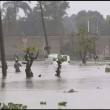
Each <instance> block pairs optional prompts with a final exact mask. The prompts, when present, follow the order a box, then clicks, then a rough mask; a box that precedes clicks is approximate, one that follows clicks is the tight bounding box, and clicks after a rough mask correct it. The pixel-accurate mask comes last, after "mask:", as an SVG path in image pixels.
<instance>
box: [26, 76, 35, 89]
mask: <svg viewBox="0 0 110 110" xmlns="http://www.w3.org/2000/svg"><path fill="white" fill-rule="evenodd" d="M26 88H27V89H32V88H34V84H33V81H32V79H29V78H26Z"/></svg>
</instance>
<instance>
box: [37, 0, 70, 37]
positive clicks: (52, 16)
mask: <svg viewBox="0 0 110 110" xmlns="http://www.w3.org/2000/svg"><path fill="white" fill-rule="evenodd" d="M42 7H43V13H44V17H45V19H47V20H49V21H50V24H49V25H48V26H47V25H46V27H49V28H47V32H48V33H49V34H53V35H59V34H62V33H63V31H64V27H63V24H62V18H63V17H64V16H65V15H66V14H67V13H66V10H67V9H68V8H69V2H67V1H42ZM36 9H37V11H38V12H40V4H39V2H38V4H37V7H36Z"/></svg>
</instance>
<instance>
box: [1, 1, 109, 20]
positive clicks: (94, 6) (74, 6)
mask: <svg viewBox="0 0 110 110" xmlns="http://www.w3.org/2000/svg"><path fill="white" fill-rule="evenodd" d="M69 2H70V8H69V9H68V11H67V13H68V15H69V16H70V15H72V14H77V13H78V12H79V11H81V10H86V11H88V10H91V11H98V12H100V13H101V14H102V15H103V16H104V18H106V16H107V15H110V1H69ZM2 3H3V1H2ZM36 3H37V2H36V1H31V4H30V6H31V7H32V8H33V7H34V6H35V5H36ZM20 15H21V16H23V15H24V13H23V12H22V11H21V10H20Z"/></svg>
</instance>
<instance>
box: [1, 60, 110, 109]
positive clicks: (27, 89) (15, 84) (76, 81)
mask: <svg viewBox="0 0 110 110" xmlns="http://www.w3.org/2000/svg"><path fill="white" fill-rule="evenodd" d="M8 65H9V66H8V74H7V78H6V79H2V74H1V70H0V99H1V102H2V103H3V102H4V103H8V102H14V103H23V104H25V105H28V108H33V109H34V108H56V109H58V108H59V107H58V102H60V101H67V106H66V107H61V108H65V109H67V108H83V109H84V108H96V109H98V108H109V109H110V106H109V103H110V95H109V93H110V73H105V67H106V66H105V65H102V66H93V65H89V66H79V63H78V62H77V63H76V62H74V63H72V64H70V65H65V66H64V67H63V68H62V73H61V77H56V76H55V74H56V73H55V67H54V66H53V65H46V64H44V62H34V64H33V67H32V71H33V73H34V77H33V78H31V79H26V75H25V65H22V67H21V68H20V69H21V72H20V73H16V72H15V70H14V67H13V65H14V62H8ZM39 74H41V75H42V76H41V77H38V75H39ZM97 87H99V89H98V88H97ZM70 89H74V90H75V91H78V92H76V93H63V91H68V90H70ZM40 101H47V105H45V106H44V105H43V106H42V105H40V104H39V103H40Z"/></svg>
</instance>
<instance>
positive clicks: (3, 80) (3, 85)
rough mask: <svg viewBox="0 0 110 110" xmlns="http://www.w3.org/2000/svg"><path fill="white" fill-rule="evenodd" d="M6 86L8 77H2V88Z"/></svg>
mask: <svg viewBox="0 0 110 110" xmlns="http://www.w3.org/2000/svg"><path fill="white" fill-rule="evenodd" d="M5 86H6V79H4V78H2V79H1V88H2V89H4V88H5Z"/></svg>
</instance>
